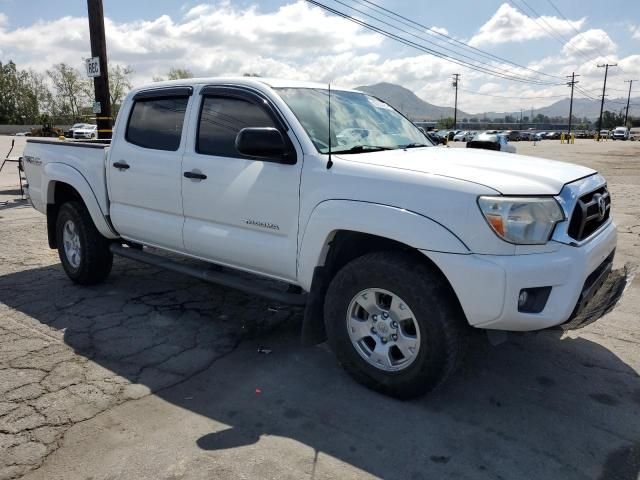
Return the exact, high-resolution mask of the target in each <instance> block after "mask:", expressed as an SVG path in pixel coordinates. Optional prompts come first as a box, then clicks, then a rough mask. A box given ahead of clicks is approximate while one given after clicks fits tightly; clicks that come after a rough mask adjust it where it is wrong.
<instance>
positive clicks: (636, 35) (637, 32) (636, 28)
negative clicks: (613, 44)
mask: <svg viewBox="0 0 640 480" xmlns="http://www.w3.org/2000/svg"><path fill="white" fill-rule="evenodd" d="M629 31H630V32H631V38H633V39H635V40H640V25H630V26H629Z"/></svg>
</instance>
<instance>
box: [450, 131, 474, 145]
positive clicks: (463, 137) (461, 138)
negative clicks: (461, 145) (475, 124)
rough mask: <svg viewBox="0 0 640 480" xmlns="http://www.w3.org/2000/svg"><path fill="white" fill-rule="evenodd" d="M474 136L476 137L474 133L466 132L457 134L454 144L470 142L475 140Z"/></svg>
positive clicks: (454, 137)
mask: <svg viewBox="0 0 640 480" xmlns="http://www.w3.org/2000/svg"><path fill="white" fill-rule="evenodd" d="M473 136H474V133H473V132H470V131H468V130H465V131H461V132H458V133H456V134H455V135H454V136H453V141H454V142H468V141H469V140H471V139H472V138H473Z"/></svg>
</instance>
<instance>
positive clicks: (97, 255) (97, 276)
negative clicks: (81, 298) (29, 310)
mask: <svg viewBox="0 0 640 480" xmlns="http://www.w3.org/2000/svg"><path fill="white" fill-rule="evenodd" d="M56 240H57V244H58V255H59V256H60V261H61V262H62V267H63V268H64V271H65V272H66V274H67V276H68V277H69V278H70V279H71V280H73V281H74V282H75V283H78V284H81V285H92V284H95V283H100V282H102V281H103V280H104V279H105V278H107V276H108V275H109V273H110V272H111V266H112V264H113V254H112V253H111V251H110V250H109V243H110V242H109V240H108V239H106V238H105V237H103V236H102V235H101V234H100V232H98V230H97V229H96V227H95V225H94V223H93V220H92V219H91V215H89V212H88V211H87V208H86V207H85V206H84V205H83V204H82V203H81V202H67V203H64V204H63V205H62V206H61V207H60V210H59V212H58V218H57V220H56Z"/></svg>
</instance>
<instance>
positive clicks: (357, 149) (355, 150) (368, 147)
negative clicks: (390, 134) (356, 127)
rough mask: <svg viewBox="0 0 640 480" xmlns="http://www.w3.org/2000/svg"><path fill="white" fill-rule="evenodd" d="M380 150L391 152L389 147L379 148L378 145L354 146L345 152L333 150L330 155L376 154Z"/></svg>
mask: <svg viewBox="0 0 640 480" xmlns="http://www.w3.org/2000/svg"><path fill="white" fill-rule="evenodd" d="M380 150H393V149H392V148H391V147H381V146H379V145H356V146H355V147H351V148H347V149H346V150H334V151H333V152H332V153H361V152H378V151H380Z"/></svg>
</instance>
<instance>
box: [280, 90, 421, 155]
mask: <svg viewBox="0 0 640 480" xmlns="http://www.w3.org/2000/svg"><path fill="white" fill-rule="evenodd" d="M277 91H278V93H279V94H280V96H281V97H282V99H283V100H284V101H285V102H286V103H287V105H288V106H289V108H291V110H292V111H293V113H294V115H295V116H296V117H297V118H298V121H299V122H300V123H301V124H302V126H303V127H304V129H305V130H306V132H307V134H308V135H309V137H310V138H311V141H312V142H313V144H314V145H315V147H316V148H317V149H318V151H319V152H320V153H328V152H329V91H328V90H326V89H315V88H278V89H277ZM330 138H331V149H332V151H333V153H361V152H364V151H372V150H392V149H397V148H412V147H422V146H431V145H432V144H431V142H430V141H429V140H427V137H425V135H424V134H423V133H422V132H421V131H420V130H419V129H418V127H416V126H415V125H414V124H413V123H411V122H410V121H409V120H407V119H406V118H405V117H403V116H402V115H400V114H399V113H398V112H397V111H396V110H394V109H393V108H391V107H390V106H389V105H387V104H386V103H384V102H382V101H380V100H378V99H376V98H374V97H371V96H369V95H365V94H364V93H359V92H345V91H340V90H332V91H331V135H330Z"/></svg>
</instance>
